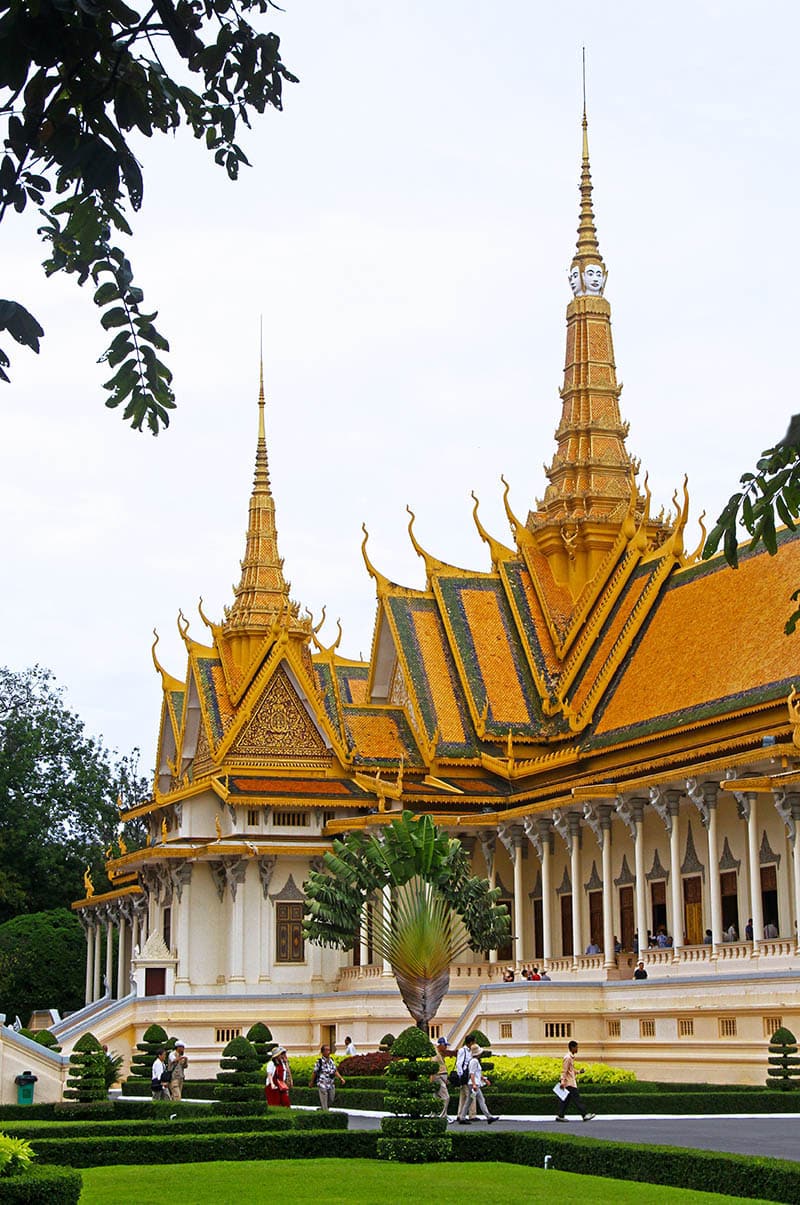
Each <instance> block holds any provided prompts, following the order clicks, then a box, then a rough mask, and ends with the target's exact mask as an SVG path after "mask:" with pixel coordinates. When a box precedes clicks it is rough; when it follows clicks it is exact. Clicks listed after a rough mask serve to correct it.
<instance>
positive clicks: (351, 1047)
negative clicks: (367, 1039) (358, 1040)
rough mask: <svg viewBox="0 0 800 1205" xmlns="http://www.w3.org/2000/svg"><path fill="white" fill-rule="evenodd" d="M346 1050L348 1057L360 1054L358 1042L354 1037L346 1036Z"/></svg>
mask: <svg viewBox="0 0 800 1205" xmlns="http://www.w3.org/2000/svg"><path fill="white" fill-rule="evenodd" d="M344 1052H345V1054H346V1055H347V1056H348V1057H349V1056H350V1055H352V1054H358V1051H357V1050H356V1044H355V1042H354V1041H353V1039H352V1038H345V1040H344Z"/></svg>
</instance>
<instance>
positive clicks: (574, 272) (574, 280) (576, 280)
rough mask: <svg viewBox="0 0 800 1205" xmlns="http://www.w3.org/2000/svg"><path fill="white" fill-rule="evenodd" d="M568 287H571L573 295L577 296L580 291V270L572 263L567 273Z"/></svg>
mask: <svg viewBox="0 0 800 1205" xmlns="http://www.w3.org/2000/svg"><path fill="white" fill-rule="evenodd" d="M568 280H569V287H570V288H571V289H572V295H573V297H577V296H578V294H579V293H580V291H581V270H580V268H579V267H578V265H577V264H573V265H572V267H571V268H570V270H569V273H568Z"/></svg>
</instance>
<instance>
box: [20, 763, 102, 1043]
mask: <svg viewBox="0 0 800 1205" xmlns="http://www.w3.org/2000/svg"><path fill="white" fill-rule="evenodd" d="M1 756H2V754H0V757H1ZM0 773H2V771H1V770H0ZM0 828H2V820H0ZM2 857H3V846H2V843H1V839H0V859H2ZM3 875H4V868H3V866H2V863H1V862H0V895H2V880H3ZM79 883H80V877H79V878H78V879H77V880H76V883H75V884H73V887H74V888H75V889H77V885H78V884H79ZM76 893H77V891H76ZM2 910H3V908H2V904H0V912H2ZM85 965H86V936H85V934H84V932H83V929H82V928H81V925H80V922H79V920H78V918H77V917H76V916H75V914H74V913H73V912H70V911H69V910H68V909H67V908H56V909H54V910H53V911H51V912H33V913H29V914H28V915H23V916H15V917H14V918H13V919H12V920H7V921H6V922H5V924H2V925H0V1012H5V1014H6V1016H7V1017H12V1018H13V1017H15V1016H17V1015H19V1016H20V1017H24V1018H27V1017H29V1016H30V1014H31V1013H32V1012H33V1011H34V1009H36V1008H58V1009H63V1010H64V1011H69V1010H72V1009H76V1008H80V1007H81V1006H82V1005H83V1001H84V990H85V983H84V968H85ZM45 1032H46V1031H45ZM24 1033H25V1036H26V1037H30V1038H32V1039H33V1040H34V1041H39V1040H40V1038H39V1037H38V1036H37V1035H36V1034H33V1033H31V1031H30V1030H27V1031H24ZM49 1037H50V1038H51V1039H52V1041H53V1042H54V1041H55V1039H54V1038H53V1035H52V1034H50V1035H49ZM42 1044H43V1045H49V1042H48V1041H47V1039H44V1041H43V1042H42Z"/></svg>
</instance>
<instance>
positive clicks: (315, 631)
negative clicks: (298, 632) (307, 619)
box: [311, 603, 325, 636]
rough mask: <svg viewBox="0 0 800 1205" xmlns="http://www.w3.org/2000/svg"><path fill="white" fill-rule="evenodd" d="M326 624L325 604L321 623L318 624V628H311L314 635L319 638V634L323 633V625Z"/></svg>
mask: <svg viewBox="0 0 800 1205" xmlns="http://www.w3.org/2000/svg"><path fill="white" fill-rule="evenodd" d="M324 622H325V603H323V604H322V616H321V618H320V621H319V623H318V624H317V626H316V627H313V626H312V628H311V631H312V632H313V634H314V635H315V636H318V635H319V633H320V632H321V631H322V625H323V624H324Z"/></svg>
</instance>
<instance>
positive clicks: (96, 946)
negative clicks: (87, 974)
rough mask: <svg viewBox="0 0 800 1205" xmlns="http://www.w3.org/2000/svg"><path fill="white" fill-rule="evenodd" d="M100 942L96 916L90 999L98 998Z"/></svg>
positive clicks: (98, 924) (98, 920)
mask: <svg viewBox="0 0 800 1205" xmlns="http://www.w3.org/2000/svg"><path fill="white" fill-rule="evenodd" d="M101 950H102V942H101V941H100V917H99V916H98V918H97V925H96V927H95V935H94V967H93V969H92V1000H99V999H100V958H101Z"/></svg>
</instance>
